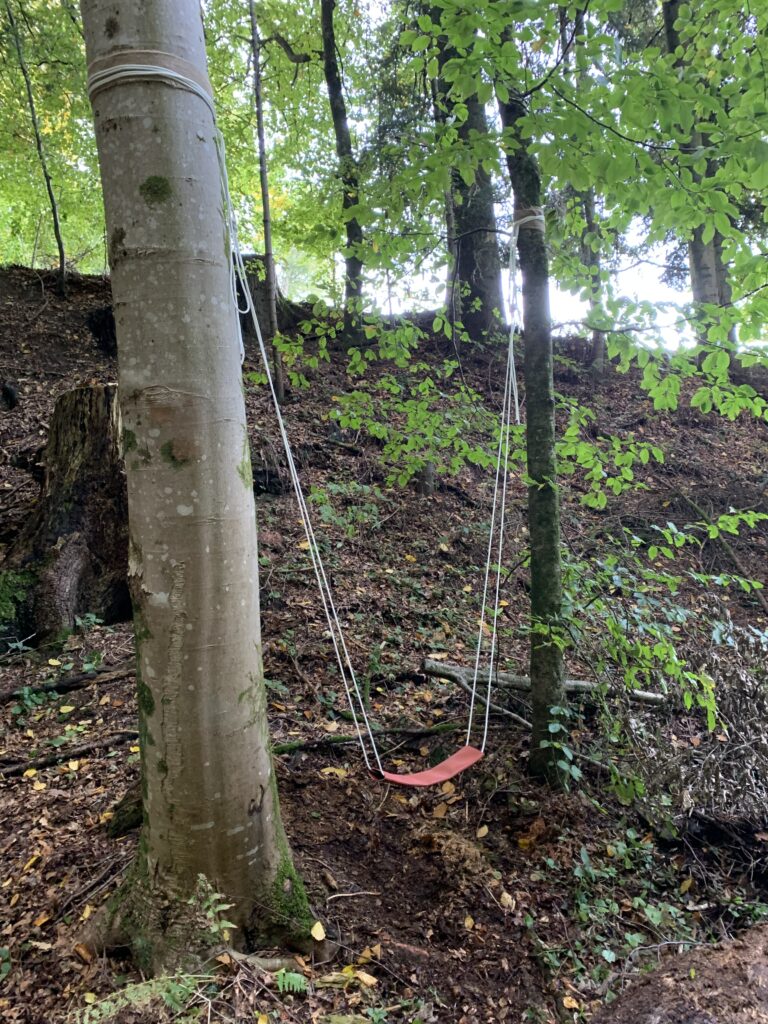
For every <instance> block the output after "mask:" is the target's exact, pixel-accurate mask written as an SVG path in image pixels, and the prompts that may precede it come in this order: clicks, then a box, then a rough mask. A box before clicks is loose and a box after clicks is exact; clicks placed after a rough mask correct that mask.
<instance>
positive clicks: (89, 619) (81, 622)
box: [75, 612, 104, 633]
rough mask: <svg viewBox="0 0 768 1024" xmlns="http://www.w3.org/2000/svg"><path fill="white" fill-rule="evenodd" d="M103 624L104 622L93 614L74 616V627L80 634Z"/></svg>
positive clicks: (85, 613)
mask: <svg viewBox="0 0 768 1024" xmlns="http://www.w3.org/2000/svg"><path fill="white" fill-rule="evenodd" d="M103 622H104V620H103V619H100V618H99V616H98V615H95V614H94V613H93V612H84V613H83V614H82V615H76V616H75V627H76V628H77V630H78V631H79V632H80V633H88V632H89V631H90V630H92V629H93V628H94V627H95V626H101V625H102V624H103Z"/></svg>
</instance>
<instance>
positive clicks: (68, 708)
mask: <svg viewBox="0 0 768 1024" xmlns="http://www.w3.org/2000/svg"><path fill="white" fill-rule="evenodd" d="M74 710H75V705H74V704H63V705H62V706H61V707H60V708H59V714H60V715H68V714H69V713H70V711H74Z"/></svg>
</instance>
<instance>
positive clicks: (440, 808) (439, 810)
mask: <svg viewBox="0 0 768 1024" xmlns="http://www.w3.org/2000/svg"><path fill="white" fill-rule="evenodd" d="M447 813H448V804H445V803H442V804H438V805H437V807H436V808H435V809H434V811H432V817H433V818H444V817H445V815H446V814H447Z"/></svg>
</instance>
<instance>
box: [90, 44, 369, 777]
mask: <svg viewBox="0 0 768 1024" xmlns="http://www.w3.org/2000/svg"><path fill="white" fill-rule="evenodd" d="M153 80H154V81H157V80H159V81H162V82H164V83H165V84H169V85H172V86H177V87H181V88H183V89H187V90H188V91H189V92H191V93H194V94H195V95H196V96H198V97H199V98H200V99H202V100H203V102H204V103H205V104H206V106H207V107H208V109H209V110H210V112H211V115H212V117H213V121H214V127H215V130H216V153H217V159H218V164H219V174H220V180H221V190H222V201H223V205H224V210H225V216H226V224H227V231H228V236H229V243H230V246H231V250H232V256H233V257H234V258H233V259H231V260H230V268H231V269H230V286H231V293H232V299H233V303H234V306H235V309H236V311H237V313H238V318H237V322H238V334H239V340H240V354H241V362H242V360H243V358H244V354H245V353H244V348H243V338H242V330H241V329H240V317H239V314H240V313H242V314H246V313H250V315H251V319H252V322H253V325H254V329H255V332H256V337H257V340H258V344H259V350H260V353H261V357H262V360H263V362H264V369H265V371H266V376H267V382H268V384H269V390H270V393H271V395H272V401H273V404H274V407H275V412H276V414H277V422H278V427H279V430H280V436H281V439H282V441H283V446H284V448H285V453H286V459H287V462H288V468H289V473H290V476H291V482H292V484H293V488H294V492H295V494H296V500H297V502H298V505H299V514H300V516H301V521H302V525H303V526H304V532H305V534H306V538H307V543H308V545H309V553H310V558H311V560H312V567H313V569H314V571H315V577H316V579H317V583H318V587H319V590H320V597H321V601H322V605H323V611H324V613H325V617H326V621H327V624H328V629H329V632H330V635H331V641H332V643H333V649H334V652H335V654H336V660H337V662H338V665H339V670H340V673H341V677H342V681H343V684H344V689H345V692H346V696H347V700H348V702H349V707H350V711H351V713H352V720H353V723H354V726H355V730H356V732H357V736H358V739H359V741H360V747H361V749H362V752H363V758H364V760H365V764H366V767H367V768H369V769H371V762H370V760H369V757H368V751H367V750H366V745H365V737H364V735H363V726H364V728H365V734H366V735H367V738H368V742H369V743H370V746H371V750H372V752H373V756H374V759H375V761H376V765H377V766H378V769H379V771H383V768H382V764H381V758H380V756H379V752H378V749H377V746H376V741H375V739H374V735H373V731H372V729H371V725H370V721H369V719H368V714H367V710H366V707H365V701H364V699H363V695H362V693H361V691H360V687H359V685H358V682H357V679H356V677H355V672H354V668H353V666H352V661H351V658H350V656H349V651H348V649H347V645H346V641H345V639H344V633H343V631H342V628H341V622H340V621H339V616H338V613H337V611H336V606H335V604H334V601H333V595H332V593H331V588H330V584H329V582H328V577H327V575H326V572H325V567H324V566H323V562H322V558H321V557H320V550H319V546H318V543H317V539H316V537H315V533H314V529H313V527H312V522H311V519H310V516H309V510H308V508H307V504H306V500H305V498H304V493H303V491H302V487H301V481H300V479H299V475H298V471H297V469H296V463H295V461H294V458H293V452H292V450H291V446H290V442H289V440H288V433H287V431H286V428H285V421H284V420H283V415H282V412H281V409H280V403H279V402H278V400H277V393H276V391H275V386H274V382H273V379H272V374H271V371H270V367H269V357H268V355H267V351H266V346H265V344H264V339H263V337H262V333H261V327H260V325H259V321H258V318H257V316H256V310H255V308H254V305H253V298H252V296H251V293H250V288H249V285H248V279H247V275H246V270H245V265H244V262H243V256H242V253H241V251H240V244H239V240H238V234H237V218H236V215H235V212H234V208H233V205H232V198H231V195H230V191H229V181H228V177H227V167H226V158H225V151H224V139H223V136H222V135H221V132H220V131H219V129H218V127H216V110H215V107H214V104H213V99H212V97H211V95H210V93H209V92H208V91H207V90H206V89H205V88H204V87H203V86H202V85H200V83H198V82H196V81H194V79H192V78H189V77H188V76H186V75H184V74H182V73H180V72H179V71H176V70H175V69H173V68H169V67H164V66H161V65H153V64H132V63H125V64H119V65H117V66H115V67H111V68H108V69H105V70H103V71H96V72H94V73H93V74H91V75H90V77H89V80H88V96H89V98H90V99H91V100H93V97H94V96H95V95H96V93H97V92H99V91H100V90H102V89H106V88H109V87H110V86H112V85H115V84H116V83H117V82H120V81H153ZM238 280H239V281H240V284H241V286H242V290H243V294H244V296H245V308H242V307H241V306H240V304H239V302H238V296H237V281H238ZM353 695H354V696H353ZM356 704H357V708H356ZM358 709H359V714H358ZM361 719H362V726H361V721H360V720H361Z"/></svg>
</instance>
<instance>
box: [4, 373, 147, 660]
mask: <svg viewBox="0 0 768 1024" xmlns="http://www.w3.org/2000/svg"><path fill="white" fill-rule="evenodd" d="M42 461H43V467H44V477H43V483H42V486H41V492H40V499H39V501H38V504H37V507H36V509H35V511H34V513H33V514H32V516H31V517H30V519H29V520H28V522H27V524H26V526H25V527H24V529H23V530H22V532H21V533H20V535H19V536H18V538H17V539H16V541H15V542H14V543H13V544H12V546H11V547H10V548H9V550H8V552H7V554H6V557H5V560H4V562H3V565H2V566H1V567H0V579H2V576H3V574H9V573H11V574H13V577H14V578H18V577H21V578H22V579H23V580H24V585H23V594H21V595H20V596H17V598H16V622H15V623H14V624H13V625H14V626H15V628H16V630H17V632H18V633H19V635H22V633H23V635H25V636H29V635H30V634H34V636H35V642H36V643H39V642H41V641H43V640H49V639H51V638H53V637H57V636H60V635H61V634H62V633H64V632H67V631H69V630H71V629H73V628H74V626H75V625H76V622H75V616H82V615H84V614H86V613H88V612H91V613H93V614H95V615H98V616H99V618H101V619H102V620H103V621H104V622H106V623H110V622H119V621H124V620H126V619H128V618H130V615H131V603H130V596H129V593H128V586H127V583H126V579H127V561H128V502H127V495H126V486H125V474H124V471H123V461H122V453H121V439H120V413H119V409H118V404H117V386H116V385H114V384H107V385H96V386H93V387H82V388H76V389H75V390H74V391H68V392H67V393H66V394H63V395H62V396H61V397H60V398H59V399H58V401H57V402H56V406H55V409H54V412H53V416H52V417H51V425H50V431H49V435H48V443H47V445H46V447H45V450H44V454H43V459H42ZM6 578H8V577H7V576H6ZM17 590H18V588H17Z"/></svg>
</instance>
